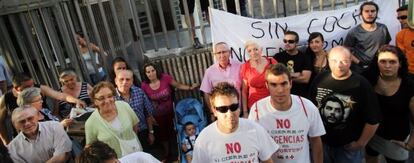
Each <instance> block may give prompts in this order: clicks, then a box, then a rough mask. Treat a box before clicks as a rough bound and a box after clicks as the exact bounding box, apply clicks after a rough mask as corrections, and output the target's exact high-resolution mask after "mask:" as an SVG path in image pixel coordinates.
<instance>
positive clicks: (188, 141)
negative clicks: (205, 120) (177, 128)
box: [181, 122, 198, 163]
mask: <svg viewBox="0 0 414 163" xmlns="http://www.w3.org/2000/svg"><path fill="white" fill-rule="evenodd" d="M184 132H185V135H186V136H185V138H184V139H183V140H182V141H181V149H182V150H183V152H184V154H185V159H186V160H187V162H188V163H191V160H192V159H193V149H194V147H193V145H194V144H195V140H196V139H197V136H198V135H197V134H196V128H195V125H194V123H192V122H187V123H185V124H184Z"/></svg>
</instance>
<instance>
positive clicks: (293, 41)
mask: <svg viewBox="0 0 414 163" xmlns="http://www.w3.org/2000/svg"><path fill="white" fill-rule="evenodd" d="M283 42H284V43H285V44H286V43H289V44H293V43H295V42H296V41H295V40H286V39H283Z"/></svg>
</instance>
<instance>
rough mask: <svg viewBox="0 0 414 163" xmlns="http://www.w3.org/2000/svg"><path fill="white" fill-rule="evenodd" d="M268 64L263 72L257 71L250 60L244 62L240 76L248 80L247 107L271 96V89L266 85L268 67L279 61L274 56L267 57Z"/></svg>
mask: <svg viewBox="0 0 414 163" xmlns="http://www.w3.org/2000/svg"><path fill="white" fill-rule="evenodd" d="M266 60H267V64H266V66H265V68H264V69H263V71H262V72H257V70H256V68H254V67H251V65H250V60H249V61H247V62H246V63H244V64H243V65H242V67H241V69H240V76H241V77H242V80H244V81H247V84H246V86H247V89H248V90H247V91H248V92H249V95H248V97H247V108H248V109H250V107H251V106H252V105H253V104H254V103H255V102H256V101H257V100H260V99H262V98H265V97H267V96H269V90H268V89H267V87H266V69H267V68H268V67H269V66H270V64H275V63H277V61H276V60H274V59H273V58H266Z"/></svg>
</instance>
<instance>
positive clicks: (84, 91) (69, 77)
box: [54, 68, 92, 118]
mask: <svg viewBox="0 0 414 163" xmlns="http://www.w3.org/2000/svg"><path fill="white" fill-rule="evenodd" d="M59 81H60V82H61V83H62V87H61V88H60V89H61V92H63V93H66V94H69V95H71V96H73V97H77V98H78V99H80V100H82V101H83V102H85V103H86V106H90V105H91V104H92V102H91V99H90V97H89V93H90V92H91V91H92V87H91V86H90V85H89V84H88V83H85V82H79V81H78V77H77V75H76V72H75V70H74V69H72V68H66V69H64V70H63V71H62V72H61V73H60V75H59ZM57 104H58V106H57V107H55V108H58V109H55V111H54V115H59V116H60V117H63V118H67V117H68V116H69V113H70V111H71V109H72V108H74V107H76V106H75V105H74V104H70V103H67V102H66V101H58V102H57Z"/></svg>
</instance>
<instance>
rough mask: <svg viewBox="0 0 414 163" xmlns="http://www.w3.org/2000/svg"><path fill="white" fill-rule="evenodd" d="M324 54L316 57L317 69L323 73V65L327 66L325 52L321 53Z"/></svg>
mask: <svg viewBox="0 0 414 163" xmlns="http://www.w3.org/2000/svg"><path fill="white" fill-rule="evenodd" d="M321 53H322V54H319V55H316V60H315V68H316V69H317V72H321V71H322V69H323V67H324V66H323V65H324V64H325V61H326V55H325V52H321Z"/></svg>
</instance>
